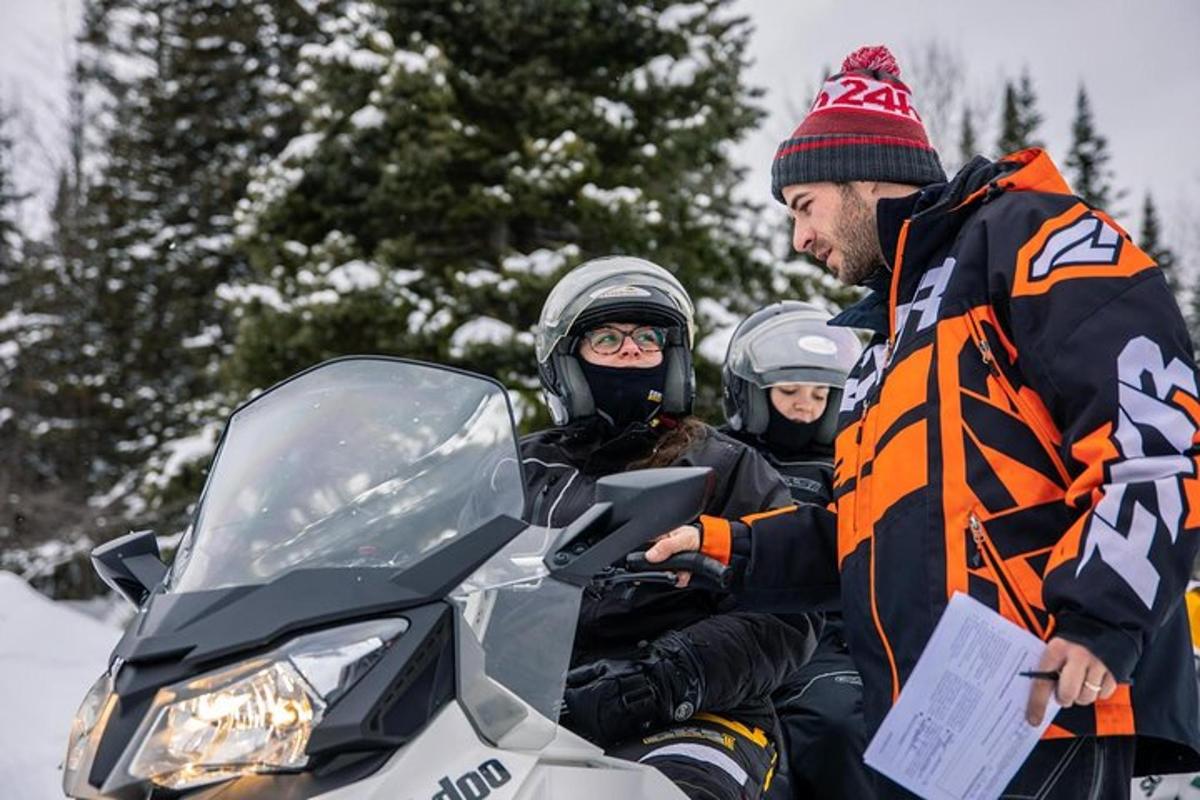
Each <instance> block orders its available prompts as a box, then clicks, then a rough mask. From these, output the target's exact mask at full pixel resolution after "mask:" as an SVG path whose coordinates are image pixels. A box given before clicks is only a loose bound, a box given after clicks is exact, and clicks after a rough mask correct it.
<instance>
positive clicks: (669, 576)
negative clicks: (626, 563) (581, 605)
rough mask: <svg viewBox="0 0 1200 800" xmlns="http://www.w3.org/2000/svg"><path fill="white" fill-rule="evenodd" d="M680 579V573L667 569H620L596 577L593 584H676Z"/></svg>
mask: <svg viewBox="0 0 1200 800" xmlns="http://www.w3.org/2000/svg"><path fill="white" fill-rule="evenodd" d="M678 579H679V573H677V572H669V571H666V570H657V571H653V572H627V571H625V570H618V571H615V572H613V573H612V574H610V575H605V576H603V577H599V578H596V579H594V580H593V581H592V585H593V586H618V585H620V584H623V583H663V584H669V585H671V586H674V585H675V583H676V581H678Z"/></svg>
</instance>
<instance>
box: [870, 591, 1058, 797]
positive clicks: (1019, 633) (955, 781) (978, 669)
mask: <svg viewBox="0 0 1200 800" xmlns="http://www.w3.org/2000/svg"><path fill="white" fill-rule="evenodd" d="M1045 647H1046V645H1045V643H1044V642H1042V641H1041V640H1040V639H1038V638H1037V637H1036V636H1034V635H1033V634H1032V633H1030V632H1029V631H1026V630H1024V629H1023V628H1020V627H1019V626H1017V625H1014V624H1013V623H1012V622H1009V621H1008V620H1007V619H1005V618H1004V617H1002V616H1000V615H999V614H997V613H996V612H995V611H992V610H991V609H990V608H988V607H987V606H985V605H983V604H982V603H980V602H979V601H977V600H974V599H972V598H970V597H968V596H967V595H965V594H955V595H954V596H953V597H951V598H950V603H949V605H948V606H947V607H946V611H945V613H943V614H942V618H941V619H940V620H939V621H938V624H937V627H936V628H934V631H933V636H932V637H930V639H929V644H927V645H926V646H925V650H924V652H922V653H921V657H920V659H918V661H917V666H916V668H915V669H914V670H913V672H912V674H911V675H910V676H909V678H908V682H907V683H905V684H904V689H903V690H902V691H901V692H900V697H899V699H898V700H897V702H896V704H895V705H894V706H893V707H892V710H891V711H889V712H888V715H887V717H885V718H884V720H883V725H882V726H880V728H879V730H878V732H876V734H875V737H874V738H873V739H872V740H871V743H870V744H869V745H868V746H867V752H866V756H865V760H866V762H867V764H869V765H870V766H871V767H873V768H874V769H876V770H878V771H880V772H882V773H883V774H884V775H887V776H888V777H889V778H891V779H892V780H894V781H896V782H897V783H899V784H900V785H901V786H903V787H905V788H906V789H908V790H909V791H911V792H915V793H916V794H918V795H920V796H921V797H924V798H926V800H960V798H961V800H994V798H996V797H999V796H1000V793H1001V792H1002V791H1003V790H1004V787H1005V786H1006V785H1007V784H1008V782H1009V781H1010V780H1012V777H1013V775H1015V774H1016V773H1017V770H1018V769H1019V768H1020V766H1021V764H1022V763H1024V761H1025V758H1026V757H1027V756H1028V755H1029V752H1030V751H1031V750H1032V749H1033V746H1034V745H1035V744H1037V741H1038V738H1039V737H1040V736H1041V735H1042V732H1043V731H1045V730H1046V728H1047V727H1048V726H1049V725H1050V722H1051V721H1052V720H1053V719H1054V716H1055V714H1057V713H1058V710H1059V706H1058V703H1057V701H1055V699H1054V698H1053V696H1052V697H1051V698H1050V705H1049V707H1048V708H1047V709H1046V716H1045V718H1044V719H1043V720H1042V724H1041V725H1040V726H1039V727H1037V728H1034V727H1031V726H1030V725H1029V723H1028V722H1026V721H1025V706H1026V704H1027V703H1028V701H1029V690H1030V683H1031V681H1032V679H1031V678H1026V677H1022V676H1021V675H1018V674H1017V673H1019V672H1021V671H1022V670H1034V669H1037V664H1038V660H1039V659H1040V658H1041V655H1042V651H1043V650H1045Z"/></svg>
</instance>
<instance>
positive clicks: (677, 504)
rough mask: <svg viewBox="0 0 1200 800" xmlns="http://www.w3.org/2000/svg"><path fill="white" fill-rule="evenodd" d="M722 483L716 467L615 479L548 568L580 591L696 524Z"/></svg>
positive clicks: (602, 487) (600, 486)
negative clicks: (630, 556)
mask: <svg viewBox="0 0 1200 800" xmlns="http://www.w3.org/2000/svg"><path fill="white" fill-rule="evenodd" d="M715 483H716V478H715V475H714V473H713V471H712V468H710V467H663V468H661V469H643V470H634V471H632V472H622V473H620V474H619V475H609V476H608V477H605V478H601V479H600V480H599V481H597V482H596V503H595V505H593V506H592V507H591V508H590V509H588V511H586V512H585V513H584V514H583V515H581V516H580V517H579V518H578V519H576V520H575V522H574V523H573V524H572V525H570V526H568V527H567V528H566V529H564V530H563V532H562V534H561V535H560V536H559V540H558V542H557V543H556V545H557V546H556V548H555V550H554V551H553V552H552V553H551V554H549V555H548V556H547V557H546V565H547V566H548V567H549V568H550V572H551V573H552V574H553V575H554V576H555V577H556V578H558V579H559V580H563V581H567V582H569V583H574V584H576V585H579V586H583V585H586V584H588V583H590V582H591V580H592V578H593V577H595V575H596V574H597V573H598V572H600V570H602V569H604V568H605V567H607V566H609V565H611V564H613V563H615V562H617V561H619V560H621V559H623V558H624V557H625V555H626V554H627V553H629V552H630V551H632V550H635V549H637V548H639V547H641V546H642V545H644V544H646V543H647V542H649V541H650V540H651V539H653V538H654V537H656V536H659V535H661V534H664V533H666V532H667V531H669V530H671V529H672V528H677V527H679V526H680V525H686V524H687V523H689V522H691V521H693V520H695V519H696V518H697V517H698V516H700V513H701V512H702V511H703V510H704V506H705V504H706V503H707V502H708V498H709V495H710V494H711V493H712V491H713V487H714V485H715Z"/></svg>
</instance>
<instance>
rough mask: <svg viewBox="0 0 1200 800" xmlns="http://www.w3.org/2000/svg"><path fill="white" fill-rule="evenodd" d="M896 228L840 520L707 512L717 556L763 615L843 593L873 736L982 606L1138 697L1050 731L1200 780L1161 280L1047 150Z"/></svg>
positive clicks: (858, 377)
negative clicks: (940, 628) (952, 614)
mask: <svg viewBox="0 0 1200 800" xmlns="http://www.w3.org/2000/svg"><path fill="white" fill-rule="evenodd" d="M879 230H880V238H881V242H882V244H883V252H884V253H885V254H886V257H887V260H888V265H887V266H888V269H887V270H886V272H885V273H882V274H881V276H880V281H879V283H880V285H879V286H878V288H879V289H880V291H877V292H876V293H874V294H872V295H870V296H868V297H867V298H866V299H865V300H864V301H863V302H862V303H860V304H859V305H858V306H855V307H854V308H852V309H849V310H848V311H847V312H845V313H844V314H843V315H842V317H841V319H840V320H835V323H836V322H838V321H840V322H841V323H842V324H853V325H855V326H859V327H862V326H864V325H869V326H870V327H874V328H875V329H876V331H877V335H876V337H875V340H874V342H873V343H872V344H871V346H870V347H869V348H868V349H867V352H866V353H865V354H864V356H863V359H862V360H861V361H860V363H859V364H858V365H857V366H856V367H855V369H854V371H853V373H852V374H851V377H850V380H849V381H848V383H847V386H846V390H845V392H844V398H843V403H842V408H841V415H840V418H839V433H838V438H837V446H836V454H835V474H834V501H833V503H832V504H831V505H830V506H829V507H828V508H825V507H820V506H816V505H801V506H798V507H796V508H794V509H792V510H788V511H783V512H779V513H775V514H772V515H758V516H757V517H748V518H745V519H744V521H742V522H732V523H731V522H729V521H727V520H719V519H715V518H704V519H703V523H704V524H703V527H704V530H703V542H704V549H705V550H706V551H707V552H710V553H714V554H730V555H729V557H730V558H732V560H733V561H734V562H735V563H736V564H737V565H738V566H739V567H740V570H741V590H740V591H741V595H742V597H741V599H742V601H743V603H744V605H745V606H746V607H754V608H761V609H763V610H779V611H782V610H800V609H803V608H812V607H819V606H820V605H821V604H822V603H826V602H828V601H830V600H831V598H832V597H835V596H836V593H837V592H838V591H839V588H840V593H841V602H842V606H843V609H844V614H845V621H846V629H847V637H848V639H849V643H850V648H851V653H852V654H853V656H854V658H855V661H856V662H857V663H858V666H859V668H860V670H861V671H862V675H863V682H864V690H865V698H864V700H865V712H866V717H867V721H868V724H869V726H870V727H871V729H874V728H875V727H876V726H878V724H879V723H880V721H881V720H882V718H883V716H884V715H885V714H886V712H887V710H888V708H890V706H891V704H892V703H893V702H894V701H895V699H896V697H897V695H898V694H899V692H900V689H901V687H902V686H903V685H904V682H905V680H906V679H907V677H908V675H909V674H910V673H911V671H912V669H913V667H914V666H915V664H916V661H917V658H918V656H920V654H921V651H922V649H923V647H924V645H925V643H926V641H927V640H928V639H929V636H930V634H931V633H932V631H933V627H934V625H935V623H936V622H937V620H938V618H939V616H940V615H941V613H942V610H943V609H944V608H945V606H946V603H947V601H948V599H949V598H950V596H951V595H953V594H954V593H955V592H966V593H968V594H970V595H971V596H972V597H974V598H976V599H978V600H980V601H982V602H984V603H986V604H987V605H988V606H990V607H991V608H993V609H995V610H996V611H998V612H999V613H1000V614H1003V615H1004V616H1005V617H1007V618H1008V619H1010V620H1012V621H1013V622H1015V623H1017V624H1018V625H1021V626H1022V627H1024V628H1027V629H1028V630H1031V631H1033V632H1034V633H1036V634H1037V635H1038V636H1040V637H1042V638H1043V639H1049V638H1051V637H1053V636H1061V637H1063V638H1065V639H1069V640H1072V641H1076V642H1079V643H1081V644H1083V645H1085V646H1087V647H1088V648H1089V649H1091V650H1092V652H1093V653H1095V654H1096V655H1097V656H1098V657H1100V658H1101V659H1102V660H1103V661H1104V663H1105V665H1106V666H1108V668H1109V669H1111V670H1112V672H1113V674H1114V675H1115V677H1116V678H1117V679H1118V681H1119V682H1120V683H1121V686H1120V688H1119V689H1118V691H1117V693H1116V694H1115V695H1114V696H1113V697H1112V698H1111V699H1110V700H1108V701H1102V702H1099V703H1097V704H1096V705H1094V706H1078V707H1074V708H1070V709H1066V710H1064V711H1063V712H1061V713H1060V714H1059V715H1058V717H1057V718H1056V720H1055V722H1054V724H1053V725H1052V726H1051V727H1050V729H1049V731H1048V732H1047V734H1046V735H1047V737H1051V738H1053V737H1068V736H1078V735H1086V734H1100V735H1129V734H1136V735H1138V736H1139V737H1142V738H1140V739H1139V744H1138V750H1137V752H1138V765H1137V767H1138V769H1139V770H1158V771H1181V770H1185V769H1197V768H1200V755H1198V748H1200V730H1198V725H1200V723H1198V720H1197V716H1198V708H1200V706H1198V700H1197V689H1196V683H1195V680H1194V677H1193V672H1192V670H1191V668H1190V661H1191V648H1190V646H1189V644H1188V623H1187V617H1186V612H1185V609H1184V604H1183V602H1182V600H1183V593H1184V588H1185V586H1186V584H1187V578H1188V574H1189V572H1190V569H1191V565H1192V562H1193V560H1194V558H1195V555H1196V550H1197V541H1198V540H1197V531H1198V529H1200V472H1198V470H1197V460H1198V459H1197V456H1198V454H1200V444H1198V443H1200V435H1198V432H1197V431H1198V428H1200V391H1198V386H1197V382H1198V377H1197V372H1196V367H1195V364H1194V361H1193V356H1192V349H1191V345H1190V342H1189V337H1188V332H1187V329H1186V326H1185V324H1184V321H1183V319H1182V317H1181V315H1180V313H1179V309H1178V307H1177V305H1176V303H1175V301H1174V299H1173V298H1172V295H1171V292H1170V291H1169V289H1168V288H1167V284H1166V281H1165V280H1164V277H1163V275H1162V272H1161V271H1160V270H1159V268H1158V267H1157V265H1155V263H1154V262H1153V260H1152V259H1150V258H1149V257H1148V256H1147V255H1146V254H1145V253H1143V252H1142V251H1141V250H1139V249H1138V248H1137V247H1136V246H1135V245H1134V243H1133V242H1132V241H1131V240H1130V238H1129V236H1128V235H1127V234H1126V233H1125V232H1124V231H1123V230H1122V229H1121V228H1120V227H1119V226H1118V225H1117V224H1116V223H1115V222H1114V221H1113V220H1112V219H1111V218H1109V217H1108V216H1107V215H1105V214H1104V213H1103V212H1102V211H1100V210H1097V209H1092V208H1089V207H1088V206H1087V205H1086V204H1085V203H1083V202H1082V201H1080V200H1079V199H1078V198H1077V197H1074V196H1073V195H1072V194H1071V192H1070V189H1069V188H1068V186H1067V184H1066V182H1065V181H1064V180H1063V178H1062V177H1061V176H1060V174H1059V173H1058V171H1057V169H1056V168H1055V167H1054V165H1053V164H1052V163H1051V161H1050V159H1049V157H1048V156H1047V155H1046V154H1045V153H1043V152H1042V151H1040V150H1036V149H1034V150H1025V151H1021V152H1019V153H1016V154H1014V155H1012V156H1009V157H1007V158H1005V159H1002V160H1000V161H998V162H995V163H992V162H989V161H987V160H985V159H982V158H978V159H976V160H974V161H972V162H971V163H970V164H968V165H967V166H966V167H964V168H963V170H962V171H961V172H960V173H959V174H958V175H957V176H956V177H955V178H954V179H953V180H952V181H951V182H950V183H948V184H937V185H934V186H930V187H926V188H925V189H923V190H921V191H920V192H919V193H916V194H914V195H912V196H910V197H908V198H902V199H894V200H884V201H881V202H880V205H879ZM839 573H840V575H839Z"/></svg>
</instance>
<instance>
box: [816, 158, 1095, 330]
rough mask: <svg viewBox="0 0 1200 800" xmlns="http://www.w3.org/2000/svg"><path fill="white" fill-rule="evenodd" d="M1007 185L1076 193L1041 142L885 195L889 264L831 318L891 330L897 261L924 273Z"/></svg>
mask: <svg viewBox="0 0 1200 800" xmlns="http://www.w3.org/2000/svg"><path fill="white" fill-rule="evenodd" d="M1008 191H1037V192H1049V193H1053V194H1070V193H1071V189H1070V187H1069V186H1068V185H1067V182H1066V181H1065V180H1064V179H1063V177H1062V175H1061V174H1060V173H1059V171H1058V168H1057V167H1055V166H1054V163H1053V161H1051V159H1050V156H1049V155H1048V154H1047V153H1046V152H1045V151H1044V150H1041V149H1040V148H1036V147H1031V148H1028V149H1026V150H1020V151H1018V152H1016V153H1013V154H1011V155H1008V156H1005V157H1004V158H1002V159H1000V160H999V161H989V160H987V159H986V158H983V157H982V156H976V157H975V158H974V159H972V160H971V161H970V162H968V163H967V164H966V165H965V166H964V167H963V168H962V169H961V170H959V172H958V174H957V175H955V176H954V178H953V179H952V180H951V181H950V182H948V183H935V184H930V185H928V186H925V187H923V188H921V189H920V190H918V191H916V192H914V193H913V194H910V195H906V196H904V197H897V198H884V199H882V200H880V201H879V203H878V204H877V206H876V224H877V226H878V231H879V242H880V246H881V248H882V250H883V253H884V255H885V259H886V264H885V265H884V267H883V268H882V269H880V270H879V271H878V272H876V273H875V274H874V275H872V276H871V278H869V279H868V280H867V282H866V284H865V286H866V287H867V289H868V290H869V291H868V293H867V295H866V296H865V297H864V298H863V299H862V300H860V301H859V302H857V303H855V304H854V305H852V306H850V307H849V308H847V309H846V310H845V311H843V312H842V313H840V314H838V315H837V316H836V317H834V318H833V319H832V320H830V321H829V324H830V325H837V326H842V327H848V328H862V329H866V330H871V331H875V332H876V333H879V334H883V335H886V334H887V333H888V330H889V290H890V284H891V282H892V278H893V269H894V268H895V265H896V262H897V261H898V260H899V261H901V262H902V264H903V266H902V269H903V271H904V272H905V273H906V274H905V275H904V276H903V279H904V280H905V281H906V282H908V281H911V280H913V279H914V278H917V277H919V275H920V274H921V273H922V272H924V270H925V268H926V267H928V266H929V263H928V255H929V254H932V253H934V252H936V251H937V250H938V249H939V248H941V247H942V246H943V244H944V243H945V242H946V241H948V239H949V238H951V237H953V236H954V235H955V234H956V233H957V231H958V229H959V228H960V227H961V225H962V220H963V219H965V218H966V217H967V216H969V215H970V214H971V213H972V212H973V211H974V210H975V208H976V207H977V206H979V205H981V204H983V203H986V202H989V201H990V200H992V199H993V198H994V197H996V196H997V195H999V194H1002V193H1004V192H1008ZM906 224H907V225H908V227H909V231H908V235H907V236H906V237H905V242H904V245H903V248H901V246H900V245H901V243H900V238H901V235H902V232H903V230H904V227H905V225H906Z"/></svg>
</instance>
